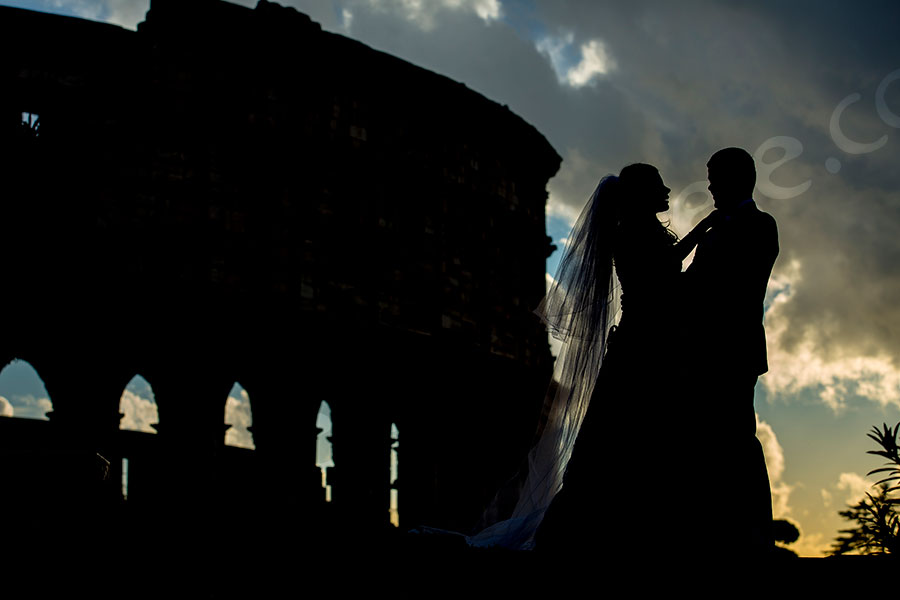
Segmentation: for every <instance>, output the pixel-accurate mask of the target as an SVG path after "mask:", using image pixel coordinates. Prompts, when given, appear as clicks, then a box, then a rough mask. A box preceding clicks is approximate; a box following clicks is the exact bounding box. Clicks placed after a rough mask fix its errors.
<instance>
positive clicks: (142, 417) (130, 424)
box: [119, 385, 159, 433]
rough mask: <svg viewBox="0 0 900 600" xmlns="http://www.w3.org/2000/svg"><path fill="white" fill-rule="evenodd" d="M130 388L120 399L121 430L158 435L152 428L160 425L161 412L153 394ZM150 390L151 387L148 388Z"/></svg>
mask: <svg viewBox="0 0 900 600" xmlns="http://www.w3.org/2000/svg"><path fill="white" fill-rule="evenodd" d="M129 387H132V386H130V385H129V386H128V387H126V389H125V390H124V391H123V392H122V397H121V398H120V399H119V412H121V413H122V415H123V416H122V420H121V421H120V422H119V423H120V428H121V429H127V430H129V431H142V432H144V433H156V430H155V429H154V428H153V427H152V426H153V425H156V424H157V423H159V410H158V408H157V406H156V402H155V400H154V398H152V396H151V394H152V392H149V393H148V392H147V391H146V390H141V391H136V390H135V389H134V388H133V387H132V389H129ZM147 389H149V386H148V388H147Z"/></svg>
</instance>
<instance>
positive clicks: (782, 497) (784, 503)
mask: <svg viewBox="0 0 900 600" xmlns="http://www.w3.org/2000/svg"><path fill="white" fill-rule="evenodd" d="M756 437H757V438H758V439H759V443H760V444H761V445H762V449H763V454H764V455H765V457H766V469H767V470H768V472H769V485H770V487H771V489H772V512H773V514H774V516H775V518H776V519H781V518H784V517H786V516H787V515H788V514H790V512H791V507H790V506H789V501H790V496H791V492H792V491H793V489H794V486H791V485H788V484H787V483H786V482H785V481H782V477H783V475H784V465H785V463H784V449H783V448H782V447H781V444H780V443H779V442H778V438H777V437H776V436H775V431H774V430H773V429H772V426H771V425H769V424H768V423H766V422H765V421H760V420H759V415H756Z"/></svg>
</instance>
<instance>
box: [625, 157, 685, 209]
mask: <svg viewBox="0 0 900 600" xmlns="http://www.w3.org/2000/svg"><path fill="white" fill-rule="evenodd" d="M619 177H620V178H621V180H622V182H623V184H625V188H626V189H627V190H628V192H627V193H628V195H629V196H630V198H629V204H630V205H631V211H632V212H634V213H644V212H645V211H652V212H653V214H656V213H661V212H666V211H667V210H669V192H671V191H672V190H671V189H669V188H668V187H667V186H666V184H665V183H663V180H662V176H660V174H659V171H657V170H656V167H653V166H651V165H645V164H640V163H639V164H634V165H629V166H627V167H625V168H624V169H622V173H621V175H620V176H619Z"/></svg>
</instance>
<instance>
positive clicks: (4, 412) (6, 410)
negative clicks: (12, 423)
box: [0, 396, 14, 417]
mask: <svg viewBox="0 0 900 600" xmlns="http://www.w3.org/2000/svg"><path fill="white" fill-rule="evenodd" d="M13 413H14V409H13V405H12V404H10V403H9V400H7V399H6V398H4V397H3V396H0V417H11V416H13Z"/></svg>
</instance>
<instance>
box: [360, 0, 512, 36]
mask: <svg viewBox="0 0 900 600" xmlns="http://www.w3.org/2000/svg"><path fill="white" fill-rule="evenodd" d="M368 3H369V5H370V6H372V7H374V8H375V9H376V10H379V11H383V12H389V13H393V14H395V15H399V16H401V17H402V18H403V19H405V20H406V21H408V22H410V23H413V24H414V25H415V26H416V27H418V28H419V29H421V30H422V31H426V32H428V31H432V30H434V28H435V27H437V21H438V19H439V18H440V13H441V12H448V11H456V12H461V13H471V14H475V15H477V16H478V18H479V19H481V20H482V21H483V22H485V23H490V22H492V21H496V20H497V19H499V18H500V16H501V14H502V11H501V5H500V2H499V0H368Z"/></svg>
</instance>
